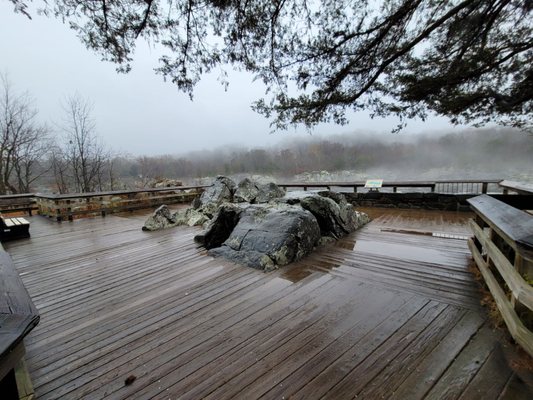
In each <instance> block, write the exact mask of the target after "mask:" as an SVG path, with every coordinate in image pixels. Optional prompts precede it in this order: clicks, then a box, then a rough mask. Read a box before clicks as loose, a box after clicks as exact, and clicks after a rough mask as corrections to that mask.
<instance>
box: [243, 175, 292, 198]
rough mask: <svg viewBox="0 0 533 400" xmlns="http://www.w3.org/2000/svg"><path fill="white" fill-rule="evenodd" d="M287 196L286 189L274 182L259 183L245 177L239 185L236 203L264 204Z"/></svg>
mask: <svg viewBox="0 0 533 400" xmlns="http://www.w3.org/2000/svg"><path fill="white" fill-rule="evenodd" d="M283 196H285V190H284V189H282V188H280V187H279V186H278V185H276V184H275V183H273V182H270V183H257V182H253V181H252V180H250V179H248V178H245V179H243V180H242V181H241V182H239V185H238V186H237V190H236V191H235V196H234V201H235V202H236V203H242V202H246V203H250V204H262V203H268V202H269V201H271V200H274V199H277V198H280V197H283Z"/></svg>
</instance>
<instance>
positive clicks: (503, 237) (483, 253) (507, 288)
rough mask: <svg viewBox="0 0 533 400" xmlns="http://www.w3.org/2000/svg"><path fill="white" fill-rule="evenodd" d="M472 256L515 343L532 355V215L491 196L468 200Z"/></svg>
mask: <svg viewBox="0 0 533 400" xmlns="http://www.w3.org/2000/svg"><path fill="white" fill-rule="evenodd" d="M468 203H469V204H470V206H471V208H472V210H473V211H474V212H475V214H476V218H475V220H474V219H472V220H470V226H471V228H472V231H473V233H474V237H473V238H471V239H470V240H469V242H468V246H469V248H470V251H471V252H472V256H473V257H474V260H475V262H476V264H477V266H478V268H479V270H480V271H481V274H482V275H483V278H484V280H485V282H486V284H487V286H488V288H489V290H490V292H491V294H492V296H493V297H494V300H495V302H496V305H497V306H498V309H499V311H500V313H501V315H502V317H503V320H504V321H505V324H506V325H507V328H508V329H509V332H510V333H511V335H512V337H513V338H514V339H515V341H516V342H517V343H518V344H520V345H521V346H522V347H523V348H524V349H525V350H526V351H527V352H528V353H529V354H530V355H531V356H533V333H532V331H531V330H530V329H532V325H533V324H532V316H533V314H532V312H533V287H532V286H531V285H530V284H529V283H528V282H527V281H526V280H525V279H524V276H525V277H529V279H532V278H533V216H531V215H530V214H528V213H526V212H524V211H521V210H518V209H516V208H513V207H511V206H509V205H507V204H505V203H503V202H501V201H499V200H496V199H494V198H492V197H490V196H487V195H482V196H477V197H474V198H472V199H469V200H468Z"/></svg>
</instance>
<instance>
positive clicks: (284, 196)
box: [143, 176, 369, 271]
mask: <svg viewBox="0 0 533 400" xmlns="http://www.w3.org/2000/svg"><path fill="white" fill-rule="evenodd" d="M164 207H165V206H162V207H160V208H158V210H156V212H155V213H154V215H152V216H151V217H150V218H149V219H148V220H147V221H146V223H145V226H144V227H143V229H145V230H156V229H164V228H167V227H170V226H176V225H189V226H193V225H202V224H203V225H204V230H203V231H202V232H201V233H200V234H198V235H196V236H195V238H194V240H195V241H196V242H197V243H199V244H200V245H202V246H204V247H205V248H206V249H208V250H209V254H210V255H213V256H222V257H224V258H227V259H229V260H231V261H234V262H237V263H240V264H244V265H247V266H249V267H252V268H257V269H261V270H264V271H270V270H273V269H276V268H278V267H280V266H283V265H287V264H289V263H291V262H294V261H297V260H300V259H301V258H302V257H304V256H306V255H307V254H309V253H311V252H312V251H313V249H314V248H315V247H316V246H319V245H323V244H328V243H332V242H333V241H335V240H337V239H339V238H341V237H343V236H345V235H346V234H348V233H350V232H353V231H354V230H356V229H357V228H359V227H361V226H362V225H364V224H366V223H367V222H368V221H369V218H368V216H367V215H366V214H364V213H359V212H357V211H355V210H354V208H353V206H352V205H351V204H350V203H348V202H347V201H346V198H345V197H344V195H342V194H340V193H336V192H331V191H324V192H289V193H285V191H284V190H283V189H281V188H279V187H278V186H277V185H275V184H274V183H271V184H259V183H256V182H253V181H251V180H250V179H244V180H243V181H241V182H240V183H239V185H235V183H234V182H233V181H232V180H231V179H229V178H226V177H222V176H220V177H217V179H216V180H215V183H214V184H213V185H212V186H211V187H210V188H208V189H207V190H206V191H205V192H204V193H203V194H202V196H201V198H200V199H198V200H196V201H195V202H193V205H192V207H191V208H188V209H182V210H178V211H177V212H175V213H172V212H170V211H169V210H168V208H164Z"/></svg>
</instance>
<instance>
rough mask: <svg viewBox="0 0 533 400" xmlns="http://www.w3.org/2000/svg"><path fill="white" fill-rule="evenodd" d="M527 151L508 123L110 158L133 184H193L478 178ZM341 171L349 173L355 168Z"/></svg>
mask: <svg viewBox="0 0 533 400" xmlns="http://www.w3.org/2000/svg"><path fill="white" fill-rule="evenodd" d="M531 154H533V136H531V135H528V134H525V133H523V132H520V131H517V130H512V129H508V128H492V129H470V130H465V131H460V132H458V133H448V134H438V133H435V132H428V134H422V135H413V136H407V135H405V134H390V133H389V134H382V135H378V134H372V135H370V134H364V133H362V132H358V133H351V134H345V135H338V136H335V137H329V138H321V137H314V136H309V137H308V138H303V139H298V140H292V141H289V142H285V143H283V144H280V145H277V146H272V147H268V148H240V149H239V148H218V149H214V150H209V151H204V152H194V153H190V154H186V155H182V156H172V155H162V156H141V157H123V158H121V159H120V160H116V166H117V171H116V172H117V173H118V175H119V176H120V177H121V180H122V181H123V182H128V181H129V182H133V181H137V184H138V185H139V183H141V182H140V181H141V178H142V182H143V183H147V182H150V181H151V180H152V181H153V179H156V178H160V177H173V178H179V179H182V180H183V181H185V182H190V183H195V182H196V181H195V179H196V178H200V177H214V176H216V175H219V174H223V175H250V174H261V175H270V176H274V177H277V178H281V179H288V180H290V179H293V178H294V177H295V176H296V175H299V174H302V173H305V172H311V171H323V170H325V171H329V172H335V171H346V172H349V171H352V172H355V171H359V172H365V171H369V170H372V169H376V168H382V169H389V170H391V171H396V172H398V173H400V172H401V171H405V174H406V179H416V176H417V174H420V173H423V172H425V171H428V170H431V169H438V168H440V169H442V170H444V171H448V173H450V174H454V175H455V176H458V177H461V176H462V177H466V176H472V175H476V174H477V176H479V177H481V176H485V175H486V174H487V173H488V172H490V171H491V172H492V173H495V172H496V173H499V176H507V175H509V174H510V173H516V172H517V171H518V172H527V170H528V169H529V170H531ZM345 176H347V179H351V178H350V176H353V174H349V173H347V174H345ZM385 178H387V177H385ZM447 178H451V177H447ZM532 178H533V177H532ZM389 179H390V177H389ZM444 179H446V177H444Z"/></svg>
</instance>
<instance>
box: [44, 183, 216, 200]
mask: <svg viewBox="0 0 533 400" xmlns="http://www.w3.org/2000/svg"><path fill="white" fill-rule="evenodd" d="M206 187H208V185H196V186H172V187H164V188H145V189H133V190H113V191H108V192H90V193H68V194H47V193H36V194H35V195H34V197H38V198H43V199H49V200H62V199H77V198H87V197H99V196H113V195H121V194H136V193H147V192H148V193H153V192H168V191H176V190H190V189H203V188H206Z"/></svg>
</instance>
